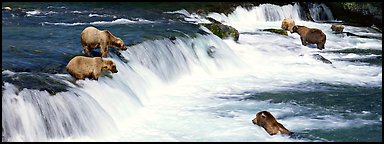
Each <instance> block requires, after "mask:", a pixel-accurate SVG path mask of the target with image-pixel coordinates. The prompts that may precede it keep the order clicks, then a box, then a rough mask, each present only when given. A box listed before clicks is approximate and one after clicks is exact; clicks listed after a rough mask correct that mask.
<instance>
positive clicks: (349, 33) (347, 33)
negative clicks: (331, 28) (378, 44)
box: [342, 32, 382, 40]
mask: <svg viewBox="0 0 384 144" xmlns="http://www.w3.org/2000/svg"><path fill="white" fill-rule="evenodd" d="M342 34H345V35H347V36H355V37H360V38H370V39H380V40H381V39H382V37H375V36H365V35H357V34H354V33H351V32H342Z"/></svg>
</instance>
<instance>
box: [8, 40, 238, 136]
mask: <svg viewBox="0 0 384 144" xmlns="http://www.w3.org/2000/svg"><path fill="white" fill-rule="evenodd" d="M212 46H213V47H215V53H214V55H213V56H210V55H209V54H208V53H207V51H208V50H209V48H212ZM121 54H122V56H123V57H124V58H126V59H129V62H128V63H125V62H123V61H121V60H120V58H121V57H118V56H117V55H116V54H114V53H110V57H111V59H112V60H113V61H114V62H115V63H116V66H117V69H118V70H119V72H118V73H116V74H112V77H113V78H109V77H100V78H99V80H98V81H94V80H88V79H86V80H81V81H77V82H76V83H75V84H73V83H72V82H69V81H68V80H67V79H70V78H71V77H70V76H69V74H59V76H58V77H61V79H60V80H61V81H63V82H65V83H67V84H68V85H69V86H70V88H69V89H68V91H66V92H59V93H57V94H56V95H53V96H50V94H49V93H48V92H46V91H39V90H34V89H26V88H24V89H22V90H19V89H17V88H16V86H14V85H12V84H10V83H7V82H5V83H4V84H3V93H2V94H3V95H2V128H3V131H2V135H3V141H50V140H57V139H58V140H60V139H66V138H76V137H89V138H91V139H97V138H98V137H100V136H108V135H114V134H118V131H119V130H121V129H120V128H121V127H123V126H124V125H126V124H125V123H126V120H127V119H128V118H129V117H131V116H132V115H134V114H135V112H137V110H138V109H139V108H141V107H143V106H145V105H146V104H147V103H149V102H150V101H151V99H153V98H154V97H155V96H156V94H151V95H149V94H148V93H150V92H151V89H155V88H156V87H158V86H161V85H165V84H166V83H172V81H175V80H177V78H178V77H180V76H183V75H192V74H193V75H197V76H198V77H210V76H214V75H218V74H220V72H221V70H223V69H228V70H225V71H231V70H236V69H237V68H239V66H240V65H241V64H240V63H241V62H240V61H239V60H238V58H237V57H236V55H234V53H233V52H232V51H231V49H230V48H229V47H228V46H227V45H226V44H225V43H224V42H223V41H222V40H221V39H220V38H219V37H217V36H215V35H213V34H208V35H200V34H197V36H196V37H177V38H176V40H173V41H171V40H169V39H168V38H165V39H159V40H153V41H144V42H143V43H140V44H137V45H134V46H131V47H130V48H129V50H127V51H124V52H122V53H121ZM9 73H10V72H4V71H3V76H4V75H7V74H9ZM56 75H57V74H56ZM56 75H55V76H56Z"/></svg>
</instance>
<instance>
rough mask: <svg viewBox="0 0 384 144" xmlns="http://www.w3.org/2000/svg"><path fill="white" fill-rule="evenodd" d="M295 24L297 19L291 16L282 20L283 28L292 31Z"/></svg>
mask: <svg viewBox="0 0 384 144" xmlns="http://www.w3.org/2000/svg"><path fill="white" fill-rule="evenodd" d="M293 26H295V20H293V19H291V18H286V19H283V21H282V22H281V29H283V30H288V31H289V32H291V33H292V28H293Z"/></svg>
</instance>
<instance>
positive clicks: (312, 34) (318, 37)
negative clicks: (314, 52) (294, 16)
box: [292, 25, 326, 50]
mask: <svg viewBox="0 0 384 144" xmlns="http://www.w3.org/2000/svg"><path fill="white" fill-rule="evenodd" d="M292 31H293V33H297V34H299V35H300V39H301V44H303V45H304V46H306V45H307V44H316V45H317V48H318V49H320V50H322V49H324V44H325V41H326V36H325V34H324V33H323V32H322V31H321V30H319V29H316V28H308V27H306V26H299V25H295V26H293V28H292Z"/></svg>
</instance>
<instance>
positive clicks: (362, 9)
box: [324, 2, 383, 31]
mask: <svg viewBox="0 0 384 144" xmlns="http://www.w3.org/2000/svg"><path fill="white" fill-rule="evenodd" d="M324 4H325V5H327V6H328V7H329V9H330V10H331V11H332V14H333V16H334V18H335V19H338V20H342V21H345V22H348V23H356V24H359V25H361V26H366V27H371V26H372V25H375V26H376V27H377V28H378V29H379V31H381V30H382V26H383V25H382V6H383V2H324ZM352 15H353V16H352Z"/></svg>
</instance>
